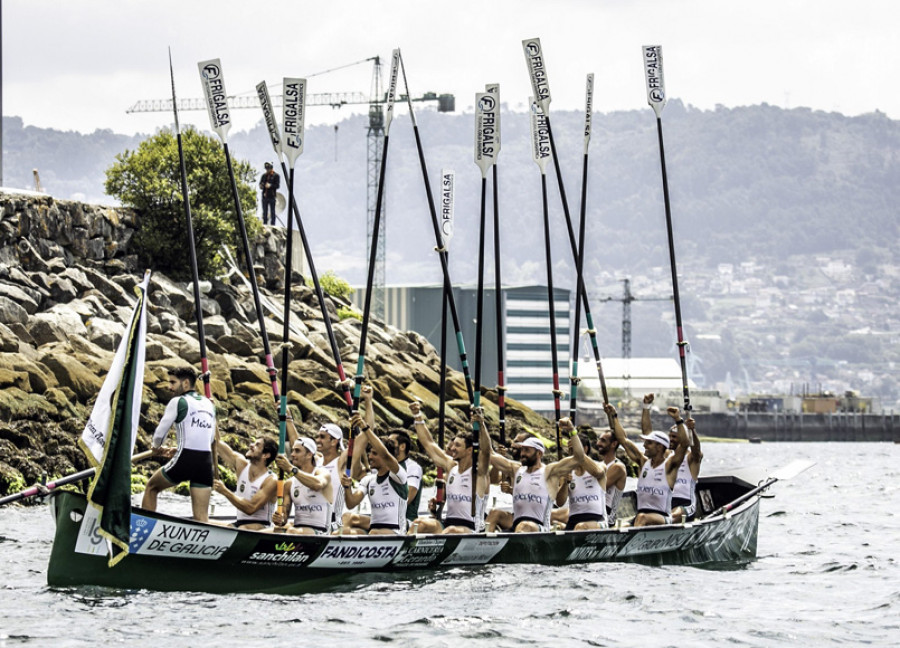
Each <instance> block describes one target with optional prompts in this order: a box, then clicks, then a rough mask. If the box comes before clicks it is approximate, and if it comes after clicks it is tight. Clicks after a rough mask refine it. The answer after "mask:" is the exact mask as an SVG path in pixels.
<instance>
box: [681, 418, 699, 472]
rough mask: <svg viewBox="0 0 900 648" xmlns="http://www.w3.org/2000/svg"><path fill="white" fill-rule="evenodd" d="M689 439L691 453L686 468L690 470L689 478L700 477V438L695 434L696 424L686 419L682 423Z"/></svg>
mask: <svg viewBox="0 0 900 648" xmlns="http://www.w3.org/2000/svg"><path fill="white" fill-rule="evenodd" d="M684 423H685V425H686V426H687V429H688V434H689V435H690V438H691V453H690V454H689V455H688V466H689V467H690V469H691V477H693V478H694V479H697V478H699V477H700V462H701V461H703V452H701V450H700V436H699V435H698V434H697V429H696V426H697V422H696V421H695V420H694V419H692V418H691V417H688V419H687V420H686V421H685V422H684Z"/></svg>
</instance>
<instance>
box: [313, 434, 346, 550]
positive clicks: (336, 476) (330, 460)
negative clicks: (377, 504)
mask: <svg viewBox="0 0 900 648" xmlns="http://www.w3.org/2000/svg"><path fill="white" fill-rule="evenodd" d="M315 440H316V449H317V450H318V451H319V454H321V455H322V467H323V468H325V469H327V470H328V472H329V474H330V475H331V484H332V488H333V489H334V500H333V501H334V506H333V507H332V512H331V524H330V527H331V531H332V532H333V533H337V532H339V531H340V529H341V524H342V522H341V516H342V515H343V513H344V487H343V486H342V485H341V473H342V472H343V470H344V464H345V463H346V461H347V453H346V452H345V451H344V433H343V432H342V431H341V428H339V427H338V426H337V425H335V424H334V423H326V424H325V425H323V426H322V427H320V428H319V431H318V432H317V433H316V437H315Z"/></svg>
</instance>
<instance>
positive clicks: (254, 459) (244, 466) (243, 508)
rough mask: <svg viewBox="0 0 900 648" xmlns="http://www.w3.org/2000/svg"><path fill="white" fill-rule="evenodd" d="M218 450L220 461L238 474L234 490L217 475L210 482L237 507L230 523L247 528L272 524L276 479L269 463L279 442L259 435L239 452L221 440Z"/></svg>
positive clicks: (275, 452) (276, 451)
mask: <svg viewBox="0 0 900 648" xmlns="http://www.w3.org/2000/svg"><path fill="white" fill-rule="evenodd" d="M218 451H219V458H220V459H221V460H222V463H224V464H225V465H226V466H228V467H229V468H231V469H232V470H233V471H234V472H235V473H237V475H238V479H237V484H236V487H235V492H234V493H232V492H231V491H230V490H229V489H228V487H227V486H226V485H225V484H224V483H223V482H222V481H220V480H218V479H216V480H215V481H214V482H213V489H214V490H215V491H216V492H217V493H220V494H222V495H224V496H225V499H227V500H228V501H229V502H231V504H232V505H234V507H235V508H236V509H237V515H236V519H235V521H234V523H233V524H232V525H231V526H235V527H239V528H242V529H249V530H259V529H266V528H268V527H270V526H272V512H273V511H274V509H275V498H276V484H277V481H276V479H275V476H274V475H273V474H272V473H271V472H269V464H271V463H272V460H273V459H275V456H276V455H277V454H278V444H277V443H275V441H274V440H273V439H267V438H263V437H260V438H258V439H256V440H254V441H253V443H251V444H250V447H248V448H247V452H246V453H244V455H243V456H242V455H240V454H238V453H237V452H235V451H234V450H233V449H232V448H231V446H229V445H228V444H227V443H225V442H224V441H219V445H218Z"/></svg>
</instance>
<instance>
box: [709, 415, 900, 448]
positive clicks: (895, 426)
mask: <svg viewBox="0 0 900 648" xmlns="http://www.w3.org/2000/svg"><path fill="white" fill-rule="evenodd" d="M694 418H695V419H696V421H697V431H698V432H700V433H701V434H703V435H708V436H713V437H722V438H726V439H752V438H756V439H759V440H761V441H882V442H892V441H896V442H900V414H894V413H884V414H862V413H858V412H835V413H829V414H821V413H819V414H816V413H804V414H801V413H785V412H737V413H734V412H728V413H715V414H712V413H707V412H696V413H695V414H694Z"/></svg>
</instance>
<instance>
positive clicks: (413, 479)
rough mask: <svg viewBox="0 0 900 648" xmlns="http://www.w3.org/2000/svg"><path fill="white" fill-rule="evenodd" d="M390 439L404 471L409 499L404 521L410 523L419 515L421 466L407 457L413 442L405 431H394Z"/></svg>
mask: <svg viewBox="0 0 900 648" xmlns="http://www.w3.org/2000/svg"><path fill="white" fill-rule="evenodd" d="M389 436H390V438H391V439H392V440H393V441H394V443H396V444H397V461H399V462H400V465H401V466H403V470H405V471H406V487H407V488H408V490H409V498H408V499H407V500H406V520H407V522H408V523H412V521H413V520H415V519H416V518H417V517H418V515H419V501H420V500H421V499H422V466H420V465H419V462H417V461H416V460H415V459H413V458H412V457H410V456H409V453H410V452H411V451H412V449H413V443H414V442H413V440H412V438H411V437H410V436H409V432H407V431H406V430H401V429H396V430H392V431H391V433H390V435H389Z"/></svg>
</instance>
